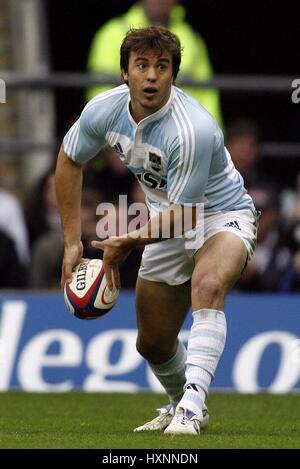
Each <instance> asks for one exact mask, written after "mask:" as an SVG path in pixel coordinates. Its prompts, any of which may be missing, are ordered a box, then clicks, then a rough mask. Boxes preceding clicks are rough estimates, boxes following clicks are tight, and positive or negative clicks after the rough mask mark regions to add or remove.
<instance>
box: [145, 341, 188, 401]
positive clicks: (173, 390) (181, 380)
mask: <svg viewBox="0 0 300 469" xmlns="http://www.w3.org/2000/svg"><path fill="white" fill-rule="evenodd" d="M185 362H186V348H185V346H184V345H183V344H182V343H181V342H180V341H178V347H177V350H176V353H175V355H174V356H173V357H172V358H170V360H168V361H167V362H165V363H161V364H160V365H154V364H153V363H149V365H150V368H151V370H152V371H153V373H154V374H155V376H156V377H157V379H158V380H159V382H160V383H161V384H162V386H163V387H164V388H165V390H166V392H167V394H168V396H169V399H170V404H171V405H172V406H173V407H176V405H177V404H178V402H179V401H180V399H181V398H182V396H183V387H184V385H185Z"/></svg>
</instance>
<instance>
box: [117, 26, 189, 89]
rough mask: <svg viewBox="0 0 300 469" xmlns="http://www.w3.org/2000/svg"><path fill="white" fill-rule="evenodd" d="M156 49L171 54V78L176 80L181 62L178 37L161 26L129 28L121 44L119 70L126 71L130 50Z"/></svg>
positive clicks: (160, 52)
mask: <svg viewBox="0 0 300 469" xmlns="http://www.w3.org/2000/svg"><path fill="white" fill-rule="evenodd" d="M147 50H154V51H157V52H158V53H159V54H162V53H163V52H164V51H167V52H169V54H171V56H172V65H173V80H174V81H175V80H176V77H177V74H178V72H179V67H180V62H181V45H180V41H179V39H178V37H177V36H176V35H175V34H173V33H171V31H169V30H168V29H167V28H164V27H163V26H149V27H148V28H132V29H130V30H129V31H128V32H127V34H126V36H125V38H124V40H123V42H122V45H121V49H120V66H121V70H124V72H126V73H127V72H128V63H129V56H130V52H145V51H147Z"/></svg>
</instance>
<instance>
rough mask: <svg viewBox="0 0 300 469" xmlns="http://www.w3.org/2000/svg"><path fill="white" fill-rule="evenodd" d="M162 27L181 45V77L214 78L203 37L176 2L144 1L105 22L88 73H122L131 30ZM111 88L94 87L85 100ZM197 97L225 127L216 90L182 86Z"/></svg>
mask: <svg viewBox="0 0 300 469" xmlns="http://www.w3.org/2000/svg"><path fill="white" fill-rule="evenodd" d="M151 24H161V25H163V26H166V27H168V28H169V29H170V30H171V31H172V32H173V33H175V34H176V35H177V36H178V37H179V39H180V42H181V44H182V48H183V53H182V62H181V72H180V73H181V76H182V77H183V76H189V77H191V78H193V79H194V80H205V79H209V78H211V77H212V75H213V69H212V66H211V63H210V59H209V54H208V50H207V47H206V44H205V42H204V40H203V39H202V37H201V36H200V35H199V34H198V33H197V32H195V31H194V30H193V29H192V27H191V26H190V25H189V24H188V23H187V22H186V21H185V9H184V7H183V6H182V5H178V4H177V1H176V0H142V1H140V2H138V3H136V4H134V5H133V6H132V7H131V8H129V10H128V11H127V12H126V13H125V14H123V15H121V16H118V17H116V18H113V19H111V20H109V21H108V22H107V23H105V24H104V25H103V26H102V27H101V28H100V29H99V30H98V31H97V32H96V34H95V36H94V38H93V40H92V43H91V47H90V50H89V54H88V64H87V69H88V71H89V72H105V73H108V74H113V75H118V74H119V68H118V67H119V54H120V45H121V43H122V40H123V37H124V34H126V32H127V31H128V30H129V29H130V28H136V27H144V26H149V25H151ZM109 88H111V85H109V84H108V85H107V86H105V85H102V86H97V87H91V88H89V89H88V90H87V93H86V99H87V100H90V99H91V98H93V97H94V96H95V95H96V94H97V93H100V92H102V91H105V90H106V89H109ZM182 88H183V89H184V91H186V92H187V93H189V94H191V95H192V96H193V97H194V98H196V99H197V100H198V101H199V102H200V103H201V104H202V105H203V106H204V107H205V108H206V109H207V110H208V111H209V112H210V113H211V114H212V115H213V116H214V118H215V119H216V120H217V122H218V124H219V125H220V126H221V127H223V118H222V111H221V103H220V96H219V93H218V91H217V90H216V89H207V88H199V87H186V86H185V87H182Z"/></svg>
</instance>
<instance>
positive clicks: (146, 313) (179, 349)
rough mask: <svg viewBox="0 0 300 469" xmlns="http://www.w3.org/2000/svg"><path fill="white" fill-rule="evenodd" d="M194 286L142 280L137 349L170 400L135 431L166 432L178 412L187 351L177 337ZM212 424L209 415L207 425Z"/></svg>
mask: <svg viewBox="0 0 300 469" xmlns="http://www.w3.org/2000/svg"><path fill="white" fill-rule="evenodd" d="M190 298H191V289H190V285H187V284H184V285H178V286H176V287H175V286H169V285H167V284H164V283H159V282H150V281H148V280H145V279H142V278H141V277H139V278H138V281H137V294H136V303H137V308H136V309H137V324H138V338H137V349H138V351H139V353H140V354H141V355H142V356H143V357H145V358H146V360H148V362H149V364H150V367H151V368H152V370H153V372H154V373H155V375H156V376H157V378H158V379H159V380H160V382H161V383H162V385H163V386H164V388H165V389H166V392H167V393H168V395H169V398H170V405H169V406H166V407H163V408H162V409H159V411H160V415H159V416H158V417H156V418H155V419H154V420H152V421H151V422H147V423H146V424H145V425H142V426H140V427H138V428H137V429H135V431H144V430H163V429H164V428H166V427H167V426H168V425H169V423H170V422H171V420H172V418H173V415H174V409H175V407H176V405H177V403H178V401H179V400H180V399H181V397H182V395H183V387H184V384H185V360H186V349H185V347H184V346H183V344H181V343H180V342H179V341H178V339H177V336H178V334H179V331H180V329H181V327H182V324H183V322H184V320H185V317H186V315H187V313H188V311H189V308H190ZM207 422H208V414H207V419H206V424H207Z"/></svg>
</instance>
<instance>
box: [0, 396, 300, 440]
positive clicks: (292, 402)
mask: <svg viewBox="0 0 300 469" xmlns="http://www.w3.org/2000/svg"><path fill="white" fill-rule="evenodd" d="M165 403H166V400H165V397H164V396H162V395H160V394H153V393H138V394H117V393H111V394H106V393H105V394H102V393H101V394H100V393H92V394H90V393H82V392H71V393H67V394H32V393H23V392H9V393H0V409H1V410H0V448H96V449H97V448H98V449H99V448H105V449H113V448H122V449H124V448H136V449H137V448H156V449H158V448H169V449H175V448H180V449H187V448H188V449H195V448H196V449H201V448H299V447H300V395H296V394H289V395H270V394H257V395H240V394H229V393H212V394H211V395H210V396H209V398H208V402H207V404H208V407H209V410H210V424H209V426H208V428H207V429H206V430H205V431H203V432H202V433H201V435H199V436H185V435H183V436H176V437H171V436H167V435H164V434H163V433H161V432H147V433H145V432H143V433H133V432H132V429H133V428H134V427H136V426H138V425H140V424H142V423H144V422H146V421H147V420H150V419H152V418H153V417H154V416H156V412H155V409H156V408H157V407H159V406H160V405H163V404H165Z"/></svg>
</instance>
